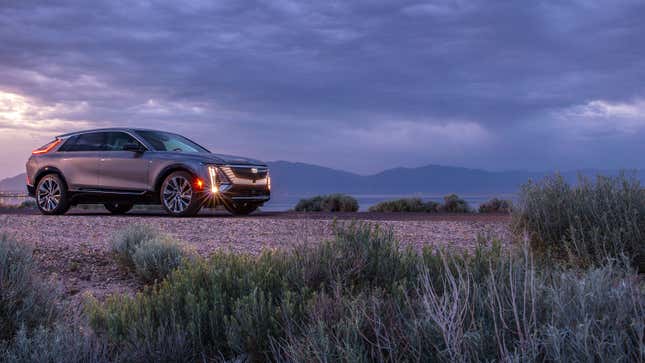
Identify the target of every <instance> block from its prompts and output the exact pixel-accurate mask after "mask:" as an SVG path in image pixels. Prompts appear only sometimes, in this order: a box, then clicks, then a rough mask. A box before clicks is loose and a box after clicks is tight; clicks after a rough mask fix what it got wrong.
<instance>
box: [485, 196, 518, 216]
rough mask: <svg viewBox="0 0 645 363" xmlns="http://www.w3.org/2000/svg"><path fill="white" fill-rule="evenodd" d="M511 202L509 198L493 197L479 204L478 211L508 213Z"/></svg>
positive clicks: (511, 205)
mask: <svg viewBox="0 0 645 363" xmlns="http://www.w3.org/2000/svg"><path fill="white" fill-rule="evenodd" d="M512 209H513V202H511V201H510V200H505V199H499V198H493V199H490V200H488V201H486V202H484V203H482V204H480V205H479V213H510V212H511V210H512Z"/></svg>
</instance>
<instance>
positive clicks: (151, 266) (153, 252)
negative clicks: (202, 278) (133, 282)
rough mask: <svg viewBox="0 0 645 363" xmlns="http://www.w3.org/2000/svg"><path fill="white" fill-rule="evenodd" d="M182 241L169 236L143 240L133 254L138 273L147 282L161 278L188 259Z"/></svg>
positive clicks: (135, 268)
mask: <svg viewBox="0 0 645 363" xmlns="http://www.w3.org/2000/svg"><path fill="white" fill-rule="evenodd" d="M186 256H187V255H186V252H185V250H184V248H183V247H182V245H181V243H180V242H179V241H177V240H175V239H173V238H172V237H169V236H159V237H155V238H152V239H146V240H144V241H142V242H141V243H140V244H139V245H138V246H137V247H136V248H135V249H134V253H133V254H132V257H131V258H132V262H133V264H134V270H135V271H136V273H137V274H138V275H139V277H141V278H142V279H143V280H144V281H146V282H152V281H155V280H161V279H163V278H164V277H166V276H167V275H168V274H169V273H170V272H171V271H172V270H174V269H176V268H177V267H179V266H181V264H182V262H184V260H185V259H186Z"/></svg>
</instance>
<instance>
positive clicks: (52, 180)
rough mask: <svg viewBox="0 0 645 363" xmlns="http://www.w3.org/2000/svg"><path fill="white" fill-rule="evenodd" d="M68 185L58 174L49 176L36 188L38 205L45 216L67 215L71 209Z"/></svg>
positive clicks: (43, 178)
mask: <svg viewBox="0 0 645 363" xmlns="http://www.w3.org/2000/svg"><path fill="white" fill-rule="evenodd" d="M68 196H69V193H68V191H67V185H66V184H65V182H64V181H63V179H62V178H61V177H60V176H59V175H57V174H47V175H45V176H44V177H42V178H41V179H40V181H39V182H38V185H37V186H36V205H37V206H38V210H40V213H42V214H44V215H61V214H65V213H66V212H67V211H68V210H69V207H70V203H69V198H68Z"/></svg>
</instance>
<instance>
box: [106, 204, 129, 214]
mask: <svg viewBox="0 0 645 363" xmlns="http://www.w3.org/2000/svg"><path fill="white" fill-rule="evenodd" d="M103 205H104V206H105V209H107V210H108V211H109V212H110V213H112V214H125V213H127V212H129V211H130V209H132V207H134V204H132V203H120V202H111V203H105V204H103Z"/></svg>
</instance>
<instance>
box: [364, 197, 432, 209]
mask: <svg viewBox="0 0 645 363" xmlns="http://www.w3.org/2000/svg"><path fill="white" fill-rule="evenodd" d="M440 207H441V205H440V204H439V203H437V202H434V201H428V202H424V201H423V200H421V198H402V199H395V200H388V201H385V202H380V203H378V204H376V205H373V206H371V207H369V209H368V211H369V212H425V213H436V212H438V211H439V209H440Z"/></svg>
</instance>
